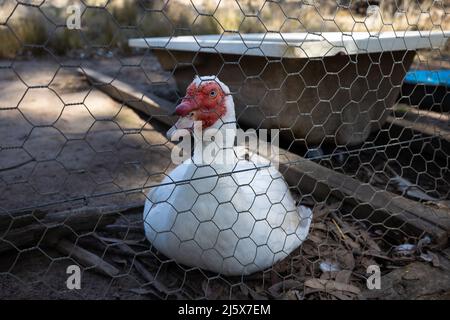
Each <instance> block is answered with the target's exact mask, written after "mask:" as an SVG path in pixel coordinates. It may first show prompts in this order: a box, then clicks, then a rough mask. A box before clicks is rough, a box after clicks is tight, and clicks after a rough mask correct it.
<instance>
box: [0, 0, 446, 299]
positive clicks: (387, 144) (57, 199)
mask: <svg viewBox="0 0 450 320" xmlns="http://www.w3.org/2000/svg"><path fill="white" fill-rule="evenodd" d="M448 12H449V6H448V3H446V2H445V1H388V0H385V1H344V0H342V1H336V2H331V1H244V0H242V1H238V0H236V1H231V0H230V1H223V0H222V1H212V2H209V1H208V2H207V1H194V0H192V1H181V0H180V1H118V0H115V1H107V0H105V1H100V0H99V1H94V0H92V1H88V0H85V1H64V0H59V1H57V0H54V1H38V0H29V1H12V0H11V1H8V0H6V1H0V39H1V40H2V41H1V42H2V44H1V45H0V56H1V57H2V59H1V60H0V69H1V72H0V81H1V86H0V93H1V95H0V97H1V99H0V132H1V139H0V254H1V256H2V258H1V259H0V288H1V289H0V296H1V297H2V298H17V297H19V298H24V297H25V298H26V297H41V298H42V297H58V298H80V297H81V298H107V299H111V298H120V299H129V298H160V299H173V298H178V299H180V298H186V299H201V298H207V299H217V298H238V299H267V298H269V299H272V298H275V299H356V298H367V297H369V298H370V297H377V294H378V293H377V292H379V290H378V291H377V290H376V288H375V290H373V289H374V287H373V286H375V287H376V281H375V282H373V283H372V285H373V286H372V287H371V286H370V281H369V282H368V279H369V278H370V277H371V276H373V275H376V274H379V275H381V276H384V275H386V274H388V273H389V272H390V271H391V270H392V269H395V268H401V267H403V266H405V265H408V264H410V263H412V262H415V261H420V262H423V263H431V264H434V265H435V264H437V263H438V262H437V261H438V260H439V258H438V256H439V254H440V253H441V252H442V250H444V249H445V247H446V241H447V232H448V228H449V226H450V225H449V223H450V222H449V219H448V217H449V215H448V212H449V211H448V203H449V202H448V200H449V181H450V175H449V171H448V167H449V152H450V149H449V146H448V141H449V140H448V139H449V134H448V132H449V114H448V110H449V106H450V103H449V98H448V97H449V94H448V86H449V85H448V83H449V82H448V73H446V72H448V68H449V65H450V64H449V59H448V58H449V51H448V49H449V47H448V43H446V42H445V40H446V39H447V38H446V37H448V33H446V30H448V29H450V28H449V24H450V23H449V16H448ZM404 30H407V32H409V33H405V32H404ZM414 30H426V31H414ZM430 30H431V31H432V33H430ZM292 32H295V33H292ZM193 35H194V37H192V36H193ZM198 35H203V36H198ZM204 35H210V36H204ZM161 37H162V38H161ZM433 37H435V38H433ZM435 39H439V41H441V42H439V45H437V42H436V41H435ZM420 43H421V44H420ZM411 44H412V46H414V45H417V47H411ZM419 44H420V45H419ZM361 45H362V49H361ZM374 48H375V49H374ZM377 48H378V49H377ZM416 49H417V50H416ZM410 69H411V70H412V69H415V70H420V72H422V73H423V74H424V75H425V77H428V78H432V79H434V78H436V77H437V78H439V77H440V78H439V81H440V82H439V81H438V83H437V84H436V83H432V84H430V83H429V82H426V81H425V80H423V79H422V78H420V75H421V73H420V72H417V73H413V74H408V75H407V72H408V71H409V70H410ZM439 69H446V70H447V71H445V70H439ZM427 72H428V73H427ZM196 75H199V76H211V75H213V76H214V77H209V78H206V77H200V78H196V80H194V76H196ZM442 75H444V76H442ZM405 76H406V78H405ZM443 77H444V79H442V78H443ZM445 77H446V78H445ZM219 79H220V81H221V82H220V81H219ZM193 80H194V84H193V85H192V84H191V82H192V81H193ZM222 83H223V84H225V86H223V85H221V84H222ZM189 86H190V87H189ZM188 88H190V89H188ZM227 88H229V90H230V92H227ZM185 95H186V96H185ZM199 97H200V98H199ZM216 97H219V98H220V99H219V100H215V99H216ZM230 98H231V99H232V101H234V107H233V104H230V103H229V101H230ZM177 105H178V107H177V108H176V109H175V107H176V106H177ZM220 107H222V109H220ZM183 108H184V109H183ZM186 108H187V110H188V111H186V112H187V113H186V112H185V109H186ZM230 108H231V109H230ZM174 110H175V111H176V113H177V115H172V114H171V112H173V111H174ZM183 110H184V111H183ZM220 110H222V111H220ZM223 110H225V111H223ZM229 110H233V111H235V121H231V124H232V125H231V128H232V127H233V126H234V122H236V123H237V126H238V128H240V129H242V130H243V131H245V132H247V133H248V132H250V131H249V130H251V128H253V129H256V132H257V134H258V135H259V139H260V140H261V141H262V134H261V132H262V131H261V130H264V129H269V134H268V135H267V136H266V137H268V140H269V143H272V144H273V145H277V146H278V147H279V148H276V147H275V148H274V149H272V152H274V150H275V151H277V152H278V161H277V162H276V167H275V166H274V165H275V162H271V161H269V160H267V161H269V162H267V161H266V162H264V161H263V165H261V166H255V165H254V160H255V158H254V153H252V152H254V150H250V149H251V148H250V146H248V145H247V147H248V148H247V149H249V150H247V154H246V155H245V156H243V157H242V158H240V159H239V161H237V160H236V159H235V158H233V159H234V160H236V162H233V165H232V166H231V167H230V166H227V165H217V164H210V163H208V164H205V163H194V164H191V165H184V166H185V167H183V165H181V166H180V165H179V164H177V163H174V161H173V154H174V152H173V150H174V148H176V147H175V145H176V142H175V141H170V140H169V139H168V138H167V137H166V132H167V131H168V130H169V128H170V126H172V125H173V124H174V123H177V124H178V126H180V122H176V121H177V120H178V119H179V118H180V117H181V118H186V119H187V118H189V117H191V118H192V117H193V118H196V117H197V118H196V119H197V120H200V121H201V122H202V123H203V125H205V124H207V126H208V125H211V123H209V122H208V121H206V120H205V118H207V119H214V121H216V122H215V124H217V123H219V126H218V128H219V131H220V129H221V128H222V127H223V126H228V125H230V122H227V121H228V120H229V119H228V118H227V121H225V120H223V119H225V116H229ZM205 114H206V115H207V116H205ZM191 118H189V119H191ZM193 118H192V119H193ZM192 119H191V120H192ZM232 120H233V119H232ZM213 127H214V125H213ZM270 130H272V131H270ZM232 138H233V141H234V136H233V137H232ZM244 140H245V139H244ZM189 141H190V139H189ZM234 148H236V146H235V147H234ZM232 150H234V149H232ZM269 150H270V145H269ZM258 151H260V150H258ZM189 152H190V151H189ZM194 153H195V150H194ZM260 156H261V157H263V158H266V159H270V160H273V159H272V158H270V156H269V155H268V154H264V153H262V154H260ZM233 157H234V153H233ZM180 167H183V168H184V169H183V168H182V169H179V168H180ZM175 168H177V169H175ZM171 172H172V173H171ZM149 192H150V193H149ZM144 203H146V206H145V210H144ZM144 230H145V231H144ZM77 268H79V269H77ZM77 270H80V271H81V273H80V276H79V279H77V278H74V277H75V276H76V275H77Z"/></svg>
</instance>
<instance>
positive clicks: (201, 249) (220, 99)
mask: <svg viewBox="0 0 450 320" xmlns="http://www.w3.org/2000/svg"><path fill="white" fill-rule="evenodd" d="M176 113H177V115H179V116H180V118H179V120H178V121H177V123H176V124H175V125H174V126H173V127H172V128H171V129H170V130H169V131H168V133H167V135H168V138H169V139H170V138H171V137H173V135H174V133H175V132H180V131H179V130H180V129H183V130H184V132H190V133H193V132H195V130H194V122H195V121H201V124H202V128H203V131H205V130H206V129H207V130H213V132H216V133H217V132H219V131H220V133H222V137H225V139H224V143H223V144H222V145H221V146H220V148H218V150H217V149H216V151H218V152H221V153H222V154H223V155H224V156H225V158H226V161H223V159H222V161H217V160H216V159H217V157H216V156H217V154H218V152H216V153H215V154H214V155H212V156H211V154H207V155H205V154H204V153H205V150H207V149H208V146H210V144H212V143H216V141H214V139H208V141H206V139H204V138H203V139H202V140H201V141H200V142H199V143H196V144H195V145H194V155H193V158H194V160H193V159H192V158H191V159H188V160H185V161H184V162H183V163H182V164H180V165H178V166H177V167H176V168H175V169H174V170H173V171H172V172H170V174H169V175H168V176H167V177H166V178H165V179H164V180H163V181H162V184H161V185H160V186H158V187H155V188H153V189H151V190H150V192H149V193H148V195H147V200H146V203H145V209H144V226H145V234H146V237H147V239H148V240H149V241H150V242H151V243H152V245H153V246H154V247H155V248H156V249H157V250H158V251H160V252H162V253H163V254H164V255H166V256H167V257H169V258H171V259H173V260H175V261H176V262H177V263H180V264H184V265H187V266H190V267H199V268H202V269H206V270H210V271H213V272H217V273H220V274H224V275H246V274H250V273H253V272H256V271H260V270H264V269H266V268H269V267H271V266H272V265H273V264H274V263H276V262H277V261H279V260H281V259H283V258H285V257H286V256H287V255H289V254H290V253H291V252H292V251H293V250H294V249H296V248H297V247H298V246H299V245H300V244H301V243H302V242H303V241H304V240H305V238H306V236H307V234H308V231H309V226H310V223H311V219H312V212H311V210H310V209H309V208H306V207H303V206H298V207H297V206H296V204H295V201H294V199H293V198H292V195H291V194H290V191H289V189H288V186H287V184H286V182H285V180H284V178H283V176H282V175H281V174H280V172H279V171H278V170H277V169H276V168H275V167H273V166H271V165H270V163H269V161H268V160H267V159H264V158H262V157H259V156H257V155H252V156H251V157H250V159H249V160H245V159H242V158H239V157H237V156H236V153H235V147H234V141H235V135H236V117H235V110H234V102H233V98H232V96H231V94H230V90H229V89H228V87H227V86H226V85H225V84H224V83H222V82H221V81H220V80H219V79H218V78H217V77H214V76H207V77H196V78H195V79H194V81H193V82H192V83H191V84H190V86H189V87H188V89H187V92H186V96H185V97H184V98H183V100H182V102H181V103H180V104H179V105H178V106H177V107H176ZM199 153H200V154H201V155H202V156H203V157H200V158H201V159H200V160H198V159H196V156H198V154H199ZM230 159H231V160H230ZM257 163H258V164H261V163H262V164H263V166H261V165H257Z"/></svg>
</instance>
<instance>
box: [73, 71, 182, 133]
mask: <svg viewBox="0 0 450 320" xmlns="http://www.w3.org/2000/svg"><path fill="white" fill-rule="evenodd" d="M78 71H79V72H80V73H82V74H83V75H85V76H86V77H87V78H88V79H89V81H90V82H91V83H92V85H93V86H95V87H96V88H97V89H99V90H101V91H103V92H105V93H106V94H107V95H109V96H111V97H112V98H114V99H116V100H118V101H121V102H122V103H125V104H126V105H128V106H130V107H132V108H133V109H136V110H139V111H141V112H143V113H145V114H147V115H150V116H152V117H154V118H155V119H157V120H158V121H160V122H162V123H164V124H167V125H170V126H172V125H173V124H174V123H175V121H176V120H175V117H173V116H171V114H172V113H173V111H174V110H175V105H174V104H173V103H172V102H169V101H167V100H165V99H163V98H160V97H158V96H155V95H154V94H151V93H149V92H145V93H143V92H142V91H140V90H137V89H135V88H134V87H133V86H131V85H129V84H127V83H125V82H123V81H120V80H118V79H115V78H111V77H109V76H107V75H105V74H103V73H100V72H97V71H95V70H93V69H90V68H85V67H83V68H82V69H79V70H78Z"/></svg>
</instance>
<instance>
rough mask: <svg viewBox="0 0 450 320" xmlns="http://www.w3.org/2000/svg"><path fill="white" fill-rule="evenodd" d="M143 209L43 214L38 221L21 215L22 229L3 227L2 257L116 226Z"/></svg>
mask: <svg viewBox="0 0 450 320" xmlns="http://www.w3.org/2000/svg"><path fill="white" fill-rule="evenodd" d="M139 207H140V206H136V205H135V204H133V205H128V206H123V207H120V206H103V207H82V208H78V209H74V210H65V211H61V212H53V213H48V212H40V213H39V216H38V217H36V216H30V213H26V214H24V216H23V217H20V215H18V216H17V218H18V219H23V221H21V224H20V225H19V226H17V227H15V225H16V224H14V225H13V228H12V229H10V225H9V224H5V223H4V224H3V225H1V224H0V237H1V238H0V254H1V253H3V252H6V251H8V250H13V249H18V248H31V247H34V246H38V245H40V244H41V242H44V241H45V242H47V243H50V244H54V242H57V239H58V238H60V237H62V236H64V235H67V234H74V233H75V234H76V233H79V232H82V231H93V230H95V229H96V228H98V227H101V226H105V225H108V224H111V223H114V222H115V221H116V219H117V218H118V217H119V213H123V212H126V211H127V210H130V209H135V208H139ZM9 219H10V217H9Z"/></svg>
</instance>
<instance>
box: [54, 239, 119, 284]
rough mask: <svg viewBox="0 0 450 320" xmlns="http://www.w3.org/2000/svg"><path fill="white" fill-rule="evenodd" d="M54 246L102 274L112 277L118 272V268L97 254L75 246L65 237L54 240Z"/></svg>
mask: <svg viewBox="0 0 450 320" xmlns="http://www.w3.org/2000/svg"><path fill="white" fill-rule="evenodd" d="M55 248H56V249H57V250H58V251H60V252H61V253H63V254H65V255H68V256H70V257H72V258H74V259H75V260H76V261H78V262H79V263H80V264H81V265H83V266H85V267H94V268H95V270H97V271H99V272H101V273H103V274H104V275H107V276H110V277H114V276H117V275H118V274H119V273H120V271H119V269H117V268H116V267H114V266H113V265H111V264H109V263H108V262H106V261H105V260H103V259H102V258H100V257H99V256H97V255H95V254H94V253H92V252H90V251H87V250H86V249H83V248H81V247H79V246H76V245H75V244H73V243H72V242H70V241H68V240H66V239H59V240H58V241H57V242H56V245H55Z"/></svg>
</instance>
